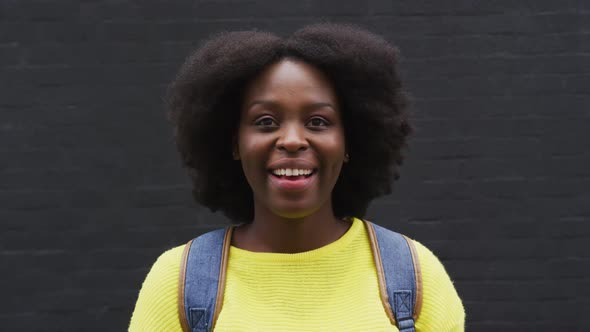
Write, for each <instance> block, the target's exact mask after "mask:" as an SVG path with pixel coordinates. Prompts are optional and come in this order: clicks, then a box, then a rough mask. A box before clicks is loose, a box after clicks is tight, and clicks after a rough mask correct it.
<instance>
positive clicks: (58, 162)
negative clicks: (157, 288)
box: [0, 0, 590, 331]
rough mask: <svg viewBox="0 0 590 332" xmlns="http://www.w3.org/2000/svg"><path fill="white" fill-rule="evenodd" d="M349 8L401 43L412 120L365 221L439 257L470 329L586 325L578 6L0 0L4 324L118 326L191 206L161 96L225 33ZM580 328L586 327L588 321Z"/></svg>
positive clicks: (588, 29) (186, 225)
mask: <svg viewBox="0 0 590 332" xmlns="http://www.w3.org/2000/svg"><path fill="white" fill-rule="evenodd" d="M326 19H327V20H330V21H334V22H351V23H357V24H360V25H363V26H365V27H368V28H369V29H371V30H373V31H374V32H377V33H379V34H382V35H384V36H385V37H386V38H387V39H388V40H390V41H392V42H393V43H395V44H396V45H398V46H399V48H400V50H401V54H402V56H403V59H402V64H401V68H402V70H403V76H404V78H405V82H406V86H407V88H408V89H409V90H410V92H411V93H412V95H413V97H414V107H413V120H414V123H415V124H416V126H417V128H418V131H417V133H416V135H415V136H414V137H413V139H412V141H411V149H410V151H409V157H408V160H407V162H406V164H405V165H404V167H403V169H402V178H401V180H400V181H399V183H398V184H397V186H396V188H395V193H394V194H393V195H391V196H389V197H385V198H382V199H379V200H378V201H376V202H375V203H374V204H373V206H372V208H371V211H370V214H369V217H370V218H371V219H373V220H375V221H377V222H380V223H382V224H385V225H387V226H389V227H391V228H395V229H397V230H399V231H401V232H405V233H406V234H408V235H410V236H412V237H415V238H417V239H418V240H420V241H421V242H423V243H424V244H426V245H427V246H428V247H430V248H431V249H432V250H434V251H435V252H436V253H437V254H438V255H439V257H440V258H441V259H442V260H443V261H444V263H445V265H446V267H447V269H448V271H449V273H450V274H451V276H452V277H453V279H454V280H455V284H456V286H457V289H458V291H459V293H460V294H461V296H462V298H463V301H464V304H465V306H466V309H467V318H468V320H467V326H468V330H469V331H555V330H560V331H564V330H566V331H582V329H583V325H582V324H583V323H584V322H587V317H583V316H584V315H585V316H587V312H588V310H589V309H590V305H589V304H590V300H589V298H590V276H589V274H590V254H589V250H588V247H589V246H588V243H589V239H590V224H589V223H590V192H589V190H588V189H587V188H588V187H589V186H590V167H589V166H590V153H588V149H589V148H590V139H588V134H587V132H588V130H589V128H590V3H589V2H588V1H582V0H578V1H576V0H569V1H568V0H564V1H549V0H537V1H512V0H498V1H472V0H453V1H446V2H440V1H434V0H420V1H392V0H390V1H385V0H370V1H337V0H321V1H253V0H248V1H246V0H231V1H230V0H207V1H155V0H151V1H121V0H104V1H93V0H85V1H72V0H70V1H66V0H63V1H55V0H54V1H50V0H30V1H18V0H2V1H0V112H1V113H0V225H1V229H2V232H1V235H0V262H1V270H2V278H1V279H0V280H1V281H0V290H1V294H2V300H0V326H2V328H1V329H2V330H9V331H65V330H68V331H77V330H97V331H98V330H109V331H115V330H124V329H125V328H126V326H127V324H128V321H129V317H130V315H131V311H132V309H133V305H134V302H135V300H136V297H137V292H138V289H139V287H140V285H141V282H142V280H143V278H144V277H145V274H146V273H147V271H148V268H149V266H150V265H151V264H152V263H153V261H154V260H155V258H156V257H157V256H158V255H159V253H161V252H162V251H163V250H164V249H166V248H169V247H172V246H176V245H179V244H181V243H183V242H185V241H187V240H188V239H189V238H191V237H193V236H195V235H197V234H199V233H202V232H204V231H206V230H209V229H213V228H216V227H218V226H220V225H222V224H223V223H224V222H225V221H224V219H223V218H222V217H220V216H218V215H212V214H211V213H209V212H208V211H206V210H205V209H203V208H200V207H197V206H195V205H194V204H193V203H192V201H191V197H190V188H189V186H188V178H187V176H186V175H185V174H184V171H183V170H182V169H181V167H180V163H179V160H178V157H177V155H176V151H175V147H174V144H173V142H172V135H171V128H170V126H169V124H168V123H167V122H166V120H165V115H164V109H163V103H162V97H163V95H164V90H165V86H166V84H167V83H168V82H169V81H170V80H171V79H172V78H173V77H174V75H175V73H176V71H177V69H178V67H179V65H180V64H181V62H182V60H183V59H184V57H185V56H186V55H187V54H188V53H189V51H190V50H192V49H194V48H195V47H196V46H197V45H198V44H199V42H200V41H202V39H203V38H205V37H207V36H208V35H210V34H211V33H213V32H218V31H221V30H234V29H248V28H259V29H265V30H271V31H275V32H278V33H288V32H291V31H293V30H294V29H296V28H297V27H300V26H301V25H303V24H306V23H312V22H317V21H319V20H326ZM585 325H587V324H585Z"/></svg>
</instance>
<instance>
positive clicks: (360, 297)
mask: <svg viewBox="0 0 590 332" xmlns="http://www.w3.org/2000/svg"><path fill="white" fill-rule="evenodd" d="M414 244H415V246H416V249H417V253H418V257H419V260H420V267H421V270H422V281H423V289H422V290H423V296H422V301H423V303H422V310H421V312H420V315H419V318H418V320H417V322H416V330H417V331H422V332H425V331H436V332H445V331H453V332H454V331H464V321H465V313H464V309H463V305H462V303H461V300H460V298H459V296H458V295H457V292H456V290H455V288H454V286H453V284H452V282H451V280H450V278H449V276H448V274H447V273H446V271H445V269H444V267H443V266H442V264H441V263H440V261H439V260H438V259H437V258H436V256H434V254H432V252H430V251H429V250H428V249H427V248H426V247H424V246H423V245H421V244H420V243H419V242H416V241H414ZM183 249H184V246H180V247H176V248H173V249H171V250H169V251H167V252H165V253H164V254H162V255H161V256H160V257H159V258H158V260H157V261H156V263H155V264H154V265H153V267H152V269H151V271H150V272H149V274H148V276H147V278H146V280H145V281H144V283H143V286H142V289H141V291H140V294H139V299H138V301H137V304H136V307H135V311H134V312H133V316H132V319H131V323H130V326H129V331H181V327H180V321H179V316H178V307H177V303H178V302H177V301H178V278H179V271H180V261H181V255H182V251H183ZM381 254H382V255H383V254H386V253H381ZM215 331H216V332H219V331H222V332H223V331H398V330H397V328H396V327H395V326H392V325H391V323H390V322H389V319H388V318H387V316H386V314H385V311H384V309H383V305H382V303H381V300H380V298H379V288H378V280H377V271H376V268H375V265H374V263H373V258H372V253H371V247H370V242H369V237H368V234H367V231H366V229H365V227H364V225H363V223H362V221H361V220H359V219H354V220H353V223H352V225H351V227H350V229H349V230H348V231H347V233H346V234H344V235H343V236H342V237H341V238H340V239H338V240H336V241H335V242H332V243H330V244H328V245H326V246H323V247H321V248H318V249H315V250H311V251H307V252H302V253H296V254H279V253H257V252H251V251H246V250H243V249H239V248H236V247H233V246H232V247H231V248H230V252H229V261H228V269H227V280H226V286H225V295H224V299H223V306H222V310H221V313H220V315H219V318H218V320H217V322H216V325H215Z"/></svg>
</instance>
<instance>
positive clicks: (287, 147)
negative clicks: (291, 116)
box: [276, 124, 309, 152]
mask: <svg viewBox="0 0 590 332" xmlns="http://www.w3.org/2000/svg"><path fill="white" fill-rule="evenodd" d="M276 147H277V149H279V150H284V151H286V152H298V151H304V150H306V149H307V148H308V147H309V142H308V141H307V138H306V137H305V128H304V126H301V125H298V124H289V125H287V124H285V125H283V126H281V129H280V130H279V138H278V139H277V142H276Z"/></svg>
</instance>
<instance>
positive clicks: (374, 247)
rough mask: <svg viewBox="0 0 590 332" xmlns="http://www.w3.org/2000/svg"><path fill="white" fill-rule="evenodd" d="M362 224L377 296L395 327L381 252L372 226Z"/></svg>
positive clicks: (367, 223) (369, 223)
mask: <svg viewBox="0 0 590 332" xmlns="http://www.w3.org/2000/svg"><path fill="white" fill-rule="evenodd" d="M363 221H364V224H365V226H366V228H367V233H369V240H370V242H371V251H372V252H373V261H374V262H375V267H376V269H377V278H378V281H379V294H380V298H381V303H382V304H383V308H384V309H385V313H386V314H387V317H388V318H389V321H390V322H391V324H392V325H394V326H397V323H396V322H395V318H394V317H393V308H391V306H390V305H389V296H388V295H387V289H386V283H385V274H384V272H383V263H382V262H381V252H380V250H379V246H378V244H377V238H376V235H375V230H374V229H373V225H372V224H371V222H370V221H367V220H363Z"/></svg>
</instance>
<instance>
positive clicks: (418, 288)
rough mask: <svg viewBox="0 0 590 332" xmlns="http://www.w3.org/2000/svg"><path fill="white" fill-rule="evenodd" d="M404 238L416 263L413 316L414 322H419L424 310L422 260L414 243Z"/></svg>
mask: <svg viewBox="0 0 590 332" xmlns="http://www.w3.org/2000/svg"><path fill="white" fill-rule="evenodd" d="M402 236H403V237H404V239H406V242H408V246H409V247H410V252H411V253H412V261H413V262H414V273H415V275H416V304H415V305H414V314H413V315H412V316H413V318H414V321H417V320H418V317H419V316H420V311H421V310H422V270H421V269H420V260H419V258H418V252H417V251H416V246H415V245H414V241H413V240H412V239H410V238H409V237H407V236H405V235H402Z"/></svg>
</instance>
